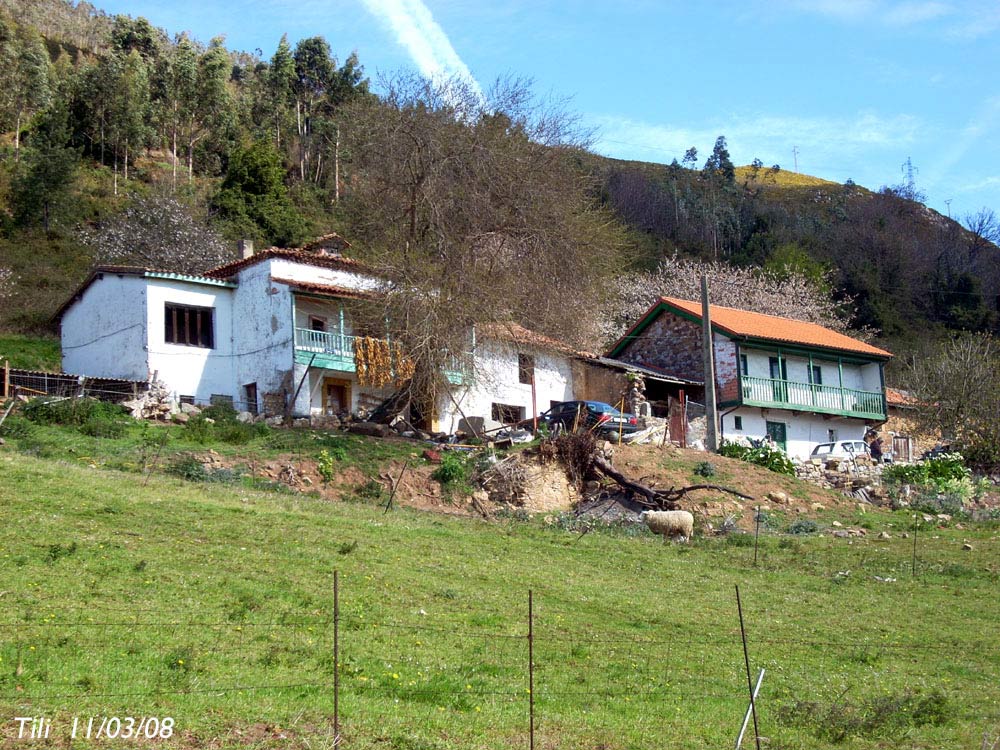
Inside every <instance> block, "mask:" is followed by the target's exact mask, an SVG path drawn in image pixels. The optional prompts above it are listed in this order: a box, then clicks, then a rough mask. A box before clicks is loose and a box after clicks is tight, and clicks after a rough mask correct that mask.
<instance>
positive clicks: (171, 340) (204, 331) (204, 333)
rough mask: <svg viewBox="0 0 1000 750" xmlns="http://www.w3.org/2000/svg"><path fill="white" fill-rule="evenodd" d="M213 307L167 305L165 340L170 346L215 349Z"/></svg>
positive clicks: (164, 329)
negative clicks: (179, 345) (178, 345)
mask: <svg viewBox="0 0 1000 750" xmlns="http://www.w3.org/2000/svg"><path fill="white" fill-rule="evenodd" d="M213 313H214V310H213V309H212V308H211V307H188V306H187V305H171V304H169V303H168V304H167V305H166V306H165V308H164V327H163V340H164V341H166V342H167V343H168V344H182V345H184V346H200V347H203V348H205V349H212V348H214V347H215V336H214V334H213V330H212V318H213Z"/></svg>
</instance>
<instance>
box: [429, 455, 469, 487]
mask: <svg viewBox="0 0 1000 750" xmlns="http://www.w3.org/2000/svg"><path fill="white" fill-rule="evenodd" d="M431 477H432V478H433V479H436V480H438V481H439V482H440V483H441V484H447V485H450V484H458V483H459V482H464V481H466V479H467V478H468V467H467V466H466V465H465V459H464V457H463V456H460V455H458V454H457V453H445V454H444V455H442V456H441V464H440V465H439V466H438V467H437V468H436V469H435V470H434V472H433V473H432V474H431Z"/></svg>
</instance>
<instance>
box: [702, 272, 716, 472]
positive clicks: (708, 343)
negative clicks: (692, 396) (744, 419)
mask: <svg viewBox="0 0 1000 750" xmlns="http://www.w3.org/2000/svg"><path fill="white" fill-rule="evenodd" d="M701 348H702V357H703V360H704V363H705V447H706V448H707V449H708V450H710V451H711V452H712V453H715V452H716V451H717V450H719V418H718V414H717V409H716V406H715V351H714V347H713V345H712V315H711V308H710V307H709V304H708V275H707V274H702V276H701Z"/></svg>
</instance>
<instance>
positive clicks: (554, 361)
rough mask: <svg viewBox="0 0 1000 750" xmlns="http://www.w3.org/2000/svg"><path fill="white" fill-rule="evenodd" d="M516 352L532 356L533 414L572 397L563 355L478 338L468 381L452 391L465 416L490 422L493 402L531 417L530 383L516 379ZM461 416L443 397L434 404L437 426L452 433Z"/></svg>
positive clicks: (565, 360)
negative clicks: (534, 407) (533, 380)
mask: <svg viewBox="0 0 1000 750" xmlns="http://www.w3.org/2000/svg"><path fill="white" fill-rule="evenodd" d="M519 351H520V352H522V353H524V354H529V355H532V356H534V358H535V404H536V411H535V412H534V414H540V413H542V412H543V411H546V410H547V409H548V408H549V406H550V404H551V402H553V401H569V400H572V398H573V372H572V367H571V365H570V361H569V358H568V357H567V356H565V355H561V354H555V353H550V352H546V351H542V350H537V349H533V348H530V347H521V348H517V347H515V346H513V345H509V344H506V343H502V342H497V341H479V342H478V344H477V346H476V350H475V353H474V355H473V371H474V372H473V377H472V379H471V381H470V382H469V383H468V384H465V385H462V386H457V387H456V388H455V390H454V391H453V392H452V395H453V396H454V398H455V400H456V401H457V402H458V405H459V406H460V407H461V410H462V412H464V413H465V416H467V417H483V418H484V419H485V420H486V421H487V422H490V421H492V413H493V404H494V403H499V404H508V405H511V406H520V407H523V408H524V415H525V418H526V419H530V418H531V417H532V416H533V413H532V410H531V385H530V384H528V383H520V382H518V367H517V355H518V352H519ZM461 418H462V417H461V414H460V413H459V411H458V408H456V406H455V404H454V403H453V402H452V400H451V399H450V398H448V397H447V396H445V397H443V398H442V399H441V403H440V404H439V405H438V426H439V429H441V430H442V431H444V432H449V433H451V432H454V431H455V430H457V429H458V423H459V420H460V419H461Z"/></svg>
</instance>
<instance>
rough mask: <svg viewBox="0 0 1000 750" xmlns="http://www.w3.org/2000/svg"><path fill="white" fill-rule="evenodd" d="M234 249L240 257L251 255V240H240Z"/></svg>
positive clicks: (244, 258) (244, 257)
mask: <svg viewBox="0 0 1000 750" xmlns="http://www.w3.org/2000/svg"><path fill="white" fill-rule="evenodd" d="M236 249H237V250H239V251H240V258H242V259H243V260H246V259H247V258H251V257H253V240H240V241H239V242H237V243H236Z"/></svg>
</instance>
